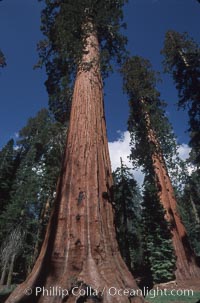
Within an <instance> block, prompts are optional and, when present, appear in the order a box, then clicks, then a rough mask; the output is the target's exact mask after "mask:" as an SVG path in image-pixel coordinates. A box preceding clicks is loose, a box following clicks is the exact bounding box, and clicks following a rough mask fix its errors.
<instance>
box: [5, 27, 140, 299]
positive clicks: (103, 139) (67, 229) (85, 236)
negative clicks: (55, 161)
mask: <svg viewBox="0 0 200 303" xmlns="http://www.w3.org/2000/svg"><path fill="white" fill-rule="evenodd" d="M88 26H91V24H88ZM86 40H87V46H86V52H85V54H84V55H83V59H82V64H81V65H80V66H79V70H78V73H77V77H76V81H75V87H74V94H73V102H72V110H71V118H70V126H69V130H68V137H67V144H66V151H65V157H64V162H63V170H62V173H61V178H60V182H59V186H58V190H57V198H56V203H55V208H54V211H53V213H52V216H51V219H50V223H49V226H48V229H47V233H46V237H45V240H44V244H43V246H42V249H41V252H40V255H39V258H38V260H37V262H36V264H35V266H34V269H33V271H32V273H31V274H30V276H29V277H28V279H27V280H26V281H25V282H24V283H23V284H22V285H20V286H19V287H18V288H17V289H16V291H14V293H13V294H12V295H11V296H10V297H9V298H8V300H7V301H6V302H7V303H14V302H15V303H17V302H29V303H32V302H39V303H46V302H48V303H51V302H63V300H62V299H61V298H59V297H56V298H55V297H47V296H40V297H37V298H36V297H34V296H30V297H27V296H25V295H24V294H23V293H24V290H25V289H26V288H28V287H31V288H34V287H35V286H44V287H45V288H47V289H48V288H49V287H55V286H59V287H62V288H65V289H68V290H70V289H72V288H73V286H75V285H79V286H80V288H81V287H82V286H81V285H83V284H85V285H87V286H90V287H91V288H92V289H94V290H97V289H98V291H103V289H104V287H106V288H107V289H108V288H109V287H116V288H117V289H126V288H130V289H137V286H136V283H135V281H134V279H133V277H132V275H131V274H130V272H129V271H128V269H127V267H126V265H125V263H124V262H123V260H122V258H121V256H120V253H119V249H118V245H117V242H116V236H115V229H114V224H113V209H112V204H111V193H110V191H111V187H112V174H111V165H110V159H109V152H108V143H107V136H106V126H105V116H104V109H103V95H102V80H101V74H100V68H99V61H98V60H99V46H98V40H97V37H96V34H95V32H94V31H91V33H90V34H88V37H87V39H86ZM91 63H92V67H91V66H90V68H89V65H91ZM87 67H88V68H87ZM100 299H101V300H102V301H100ZM65 302H68V303H72V302H94V298H89V297H87V298H85V299H84V300H81V299H80V300H79V299H78V298H77V297H75V296H73V295H71V294H70V295H69V297H66V298H65ZM95 302H96V301H95ZM99 302H106V303H110V302H113V303H114V302H120V303H123V302H124V303H126V302H127V303H128V302H134V303H141V302H144V300H143V298H142V297H135V298H134V297H128V296H119V295H116V296H113V297H112V296H110V295H109V294H108V293H107V292H106V291H105V293H104V295H103V296H100V298H99Z"/></svg>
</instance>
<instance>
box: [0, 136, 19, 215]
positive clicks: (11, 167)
mask: <svg viewBox="0 0 200 303" xmlns="http://www.w3.org/2000/svg"><path fill="white" fill-rule="evenodd" d="M18 164H19V157H18V155H17V153H16V151H15V150H14V140H13V139H11V140H9V141H8V143H7V144H6V145H5V146H4V147H3V148H2V150H1V151H0V213H2V212H3V211H4V209H5V207H6V206H7V204H8V202H9V200H10V195H11V189H12V184H13V181H14V179H15V173H16V170H17V167H18Z"/></svg>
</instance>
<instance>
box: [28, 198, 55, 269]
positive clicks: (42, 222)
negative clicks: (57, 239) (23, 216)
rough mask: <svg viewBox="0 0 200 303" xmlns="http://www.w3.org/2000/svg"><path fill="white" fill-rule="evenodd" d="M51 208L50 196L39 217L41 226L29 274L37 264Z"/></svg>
mask: <svg viewBox="0 0 200 303" xmlns="http://www.w3.org/2000/svg"><path fill="white" fill-rule="evenodd" d="M49 208H50V197H48V199H47V201H46V203H45V205H44V206H43V208H42V210H41V213H40V219H39V226H38V230H37V235H36V243H35V246H34V251H33V255H32V260H31V263H30V265H29V268H28V274H30V273H31V270H32V267H33V265H34V264H35V262H36V260H37V257H38V254H39V251H40V247H41V239H42V238H43V237H44V232H45V231H44V230H45V228H44V225H43V224H44V221H45V219H46V218H47V214H48V211H49Z"/></svg>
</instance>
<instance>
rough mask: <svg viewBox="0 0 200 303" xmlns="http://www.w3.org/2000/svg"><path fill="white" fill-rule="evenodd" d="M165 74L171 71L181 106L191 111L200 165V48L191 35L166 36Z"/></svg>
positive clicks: (193, 144) (194, 158)
mask: <svg viewBox="0 0 200 303" xmlns="http://www.w3.org/2000/svg"><path fill="white" fill-rule="evenodd" d="M162 54H163V55H164V62H163V63H164V67H165V71H166V72H169V73H170V74H171V75H172V77H173V79H174V82H175V83H176V87H177V90H178V93H179V102H178V106H179V107H182V108H184V109H185V108H186V107H187V108H188V115H189V125H190V128H189V132H190V146H191V147H192V153H191V160H192V161H193V163H195V164H196V165H197V166H199V164H200V103H199V99H200V48H199V46H198V45H197V43H196V42H195V41H194V40H193V39H192V38H190V37H189V36H188V34H187V33H183V34H180V33H178V32H175V31H168V32H167V33H166V37H165V42H164V48H163V50H162Z"/></svg>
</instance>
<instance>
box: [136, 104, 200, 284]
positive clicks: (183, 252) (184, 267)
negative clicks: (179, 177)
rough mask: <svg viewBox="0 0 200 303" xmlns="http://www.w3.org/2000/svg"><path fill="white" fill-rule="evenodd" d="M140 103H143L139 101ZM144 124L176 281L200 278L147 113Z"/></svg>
mask: <svg viewBox="0 0 200 303" xmlns="http://www.w3.org/2000/svg"><path fill="white" fill-rule="evenodd" d="M141 102H144V101H143V100H141ZM145 116H146V123H147V130H148V140H149V142H150V143H153V144H154V145H155V146H156V147H157V148H156V149H157V150H158V151H159V152H157V151H156V152H154V153H153V155H152V163H153V169H154V173H155V177H156V183H157V189H158V195H159V200H160V202H161V203H162V205H163V208H164V209H165V211H166V215H165V218H166V220H167V221H168V222H169V223H170V229H171V233H172V241H173V247H174V251H175V255H176V258H177V259H176V271H175V275H176V279H177V280H181V281H184V280H190V279H193V278H200V268H199V266H198V265H197V262H196V257H195V254H194V252H193V250H192V248H191V246H190V243H189V240H188V236H187V233H186V229H185V227H184V225H183V222H182V220H181V217H180V215H179V212H178V209H177V201H176V198H175V194H174V189H173V186H172V183H171V180H170V177H169V175H168V171H167V167H166V164H165V160H164V158H163V155H162V151H161V149H160V145H159V142H158V140H157V137H156V134H155V132H154V131H153V129H152V128H151V122H150V117H149V115H148V114H147V113H145Z"/></svg>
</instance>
